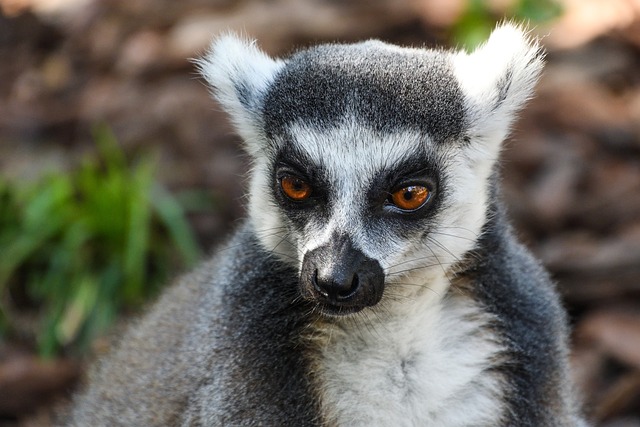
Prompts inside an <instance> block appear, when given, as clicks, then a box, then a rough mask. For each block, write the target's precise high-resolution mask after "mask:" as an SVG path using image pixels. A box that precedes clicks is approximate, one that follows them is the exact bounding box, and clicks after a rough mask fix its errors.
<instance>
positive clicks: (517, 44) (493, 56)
mask: <svg viewBox="0 0 640 427" xmlns="http://www.w3.org/2000/svg"><path fill="white" fill-rule="evenodd" d="M543 57H544V54H543V52H542V50H541V48H540V45H539V43H538V41H537V40H536V39H535V38H533V37H530V36H529V35H528V34H527V32H526V31H524V29H523V28H522V27H520V26H518V25H514V24H511V23H508V22H506V23H503V24H501V25H499V26H498V27H497V28H496V29H495V30H494V31H493V33H492V34H491V37H489V40H487V42H486V43H485V44H483V45H482V46H480V47H479V48H477V49H476V50H475V51H473V52H472V53H469V54H467V53H465V52H459V53H458V54H456V55H455V56H454V61H453V65H454V71H455V74H456V76H457V78H458V81H459V83H460V86H461V88H462V91H463V93H464V95H465V104H466V110H467V119H468V121H469V123H468V125H469V127H470V129H469V131H470V132H471V134H472V136H474V137H476V138H478V139H479V140H484V141H485V142H486V148H488V149H489V150H490V151H491V152H493V153H496V152H497V151H498V150H499V147H500V144H501V143H502V140H503V139H504V137H505V136H506V134H507V133H508V131H509V128H510V126H511V124H512V122H513V121H514V118H515V116H516V113H517V112H518V111H519V110H520V109H521V108H522V106H523V104H524V103H525V102H526V101H527V99H529V98H530V97H531V95H532V93H533V89H534V86H535V84H536V82H537V80H538V77H539V76H540V73H541V71H542V66H543Z"/></svg>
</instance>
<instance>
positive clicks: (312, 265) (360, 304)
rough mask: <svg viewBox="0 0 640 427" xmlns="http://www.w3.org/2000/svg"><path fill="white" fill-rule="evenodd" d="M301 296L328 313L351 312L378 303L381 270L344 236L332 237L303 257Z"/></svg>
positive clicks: (381, 279) (380, 290) (382, 280)
mask: <svg viewBox="0 0 640 427" xmlns="http://www.w3.org/2000/svg"><path fill="white" fill-rule="evenodd" d="M300 285H301V288H302V293H303V295H304V296H305V297H306V298H307V299H311V300H314V301H315V302H318V303H320V304H322V305H323V306H324V308H327V309H328V311H331V312H339V313H344V312H354V311H358V310H361V309H362V308H364V307H368V306H372V305H375V304H377V303H378V301H380V298H382V292H383V290H384V271H383V270H382V267H381V266H380V263H379V262H378V261H376V260H374V259H372V258H370V257H368V256H366V255H365V254H364V253H363V252H362V251H360V250H359V249H357V248H356V247H355V246H354V245H353V243H352V241H351V239H350V238H349V237H348V236H344V235H339V236H334V238H332V239H331V240H330V242H329V243H327V244H326V245H323V246H320V247H318V248H316V249H314V250H312V251H309V252H307V253H306V254H305V256H304V260H303V262H302V271H301V277H300Z"/></svg>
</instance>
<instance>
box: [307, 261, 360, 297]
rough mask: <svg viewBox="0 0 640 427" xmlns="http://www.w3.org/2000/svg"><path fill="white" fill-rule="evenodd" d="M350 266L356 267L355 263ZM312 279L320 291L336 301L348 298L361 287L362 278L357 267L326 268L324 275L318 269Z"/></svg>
mask: <svg viewBox="0 0 640 427" xmlns="http://www.w3.org/2000/svg"><path fill="white" fill-rule="evenodd" d="M349 267H355V265H354V264H351V265H349ZM327 270H329V271H327ZM311 280H312V283H313V287H314V288H315V290H316V291H318V293H320V294H322V295H323V296H325V297H327V298H329V299H330V300H334V301H346V300H348V299H349V298H351V297H353V296H354V295H355V293H356V292H357V291H358V288H359V287H360V279H359V278H358V272H357V269H355V268H342V269H339V270H337V271H331V270H330V269H325V271H324V275H322V276H321V275H319V273H318V270H317V269H316V270H315V272H314V274H313V277H312V278H311Z"/></svg>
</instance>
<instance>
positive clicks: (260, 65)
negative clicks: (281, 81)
mask: <svg viewBox="0 0 640 427" xmlns="http://www.w3.org/2000/svg"><path fill="white" fill-rule="evenodd" d="M196 64H197V66H198V69H199V70H200V73H201V74H202V75H203V76H204V78H205V79H206V80H207V82H208V83H209V85H210V86H211V88H212V91H213V96H214V97H215V98H216V99H217V100H218V102H220V104H221V105H222V107H223V108H224V109H225V111H226V112H227V113H229V115H230V116H231V119H232V120H233V123H234V124H235V126H236V129H237V131H238V133H239V134H240V136H241V137H242V138H243V139H244V140H245V142H246V145H247V149H248V151H249V152H250V153H252V154H254V153H256V151H258V150H260V148H261V147H262V144H261V141H260V140H261V139H262V134H261V132H260V130H259V129H260V114H259V113H260V108H261V106H262V102H263V101H264V96H265V93H266V90H267V88H268V87H269V84H270V83H271V82H272V81H273V79H274V78H275V76H276V74H277V73H278V71H279V70H280V69H281V68H282V66H283V65H284V62H282V61H280V60H274V59H272V58H270V57H269V56H267V55H266V54H265V53H264V52H262V51H261V50H260V49H258V48H257V47H256V44H255V41H249V40H246V39H243V38H240V37H238V36H236V35H234V34H227V35H224V36H221V37H219V38H217V39H216V40H214V41H213V42H212V43H211V47H210V48H209V51H208V53H207V54H206V55H205V56H204V57H203V58H200V59H198V60H196Z"/></svg>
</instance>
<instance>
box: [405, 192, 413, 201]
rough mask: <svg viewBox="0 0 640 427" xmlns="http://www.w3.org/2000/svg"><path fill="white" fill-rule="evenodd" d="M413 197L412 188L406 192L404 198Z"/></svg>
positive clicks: (409, 198)
mask: <svg viewBox="0 0 640 427" xmlns="http://www.w3.org/2000/svg"><path fill="white" fill-rule="evenodd" d="M412 198H413V193H412V192H411V191H410V190H407V191H405V192H404V199H405V200H407V201H409V200H411V199H412Z"/></svg>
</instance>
